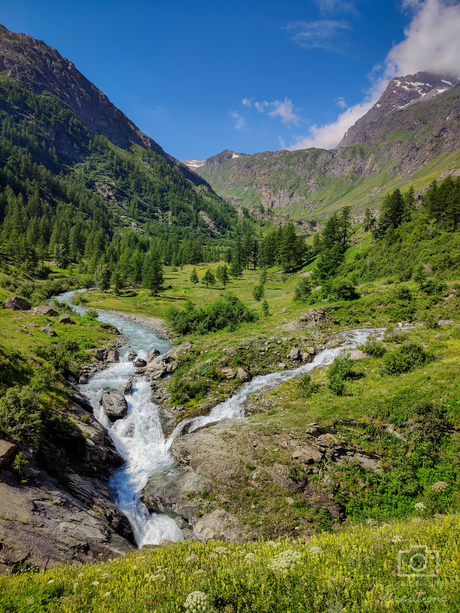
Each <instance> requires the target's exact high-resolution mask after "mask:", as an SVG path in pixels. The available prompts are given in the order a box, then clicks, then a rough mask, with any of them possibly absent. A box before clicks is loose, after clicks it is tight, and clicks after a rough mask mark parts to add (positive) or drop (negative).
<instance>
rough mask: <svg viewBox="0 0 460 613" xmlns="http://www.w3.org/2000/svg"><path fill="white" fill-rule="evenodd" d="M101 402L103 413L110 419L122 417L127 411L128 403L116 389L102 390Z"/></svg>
mask: <svg viewBox="0 0 460 613" xmlns="http://www.w3.org/2000/svg"><path fill="white" fill-rule="evenodd" d="M101 404H102V407H103V409H104V413H105V414H106V415H107V417H108V418H109V419H110V420H111V421H115V420H116V419H123V417H124V416H125V415H126V413H127V412H128V403H127V401H126V398H124V396H122V395H121V394H120V392H118V391H117V390H109V391H108V392H104V393H103V394H102V397H101Z"/></svg>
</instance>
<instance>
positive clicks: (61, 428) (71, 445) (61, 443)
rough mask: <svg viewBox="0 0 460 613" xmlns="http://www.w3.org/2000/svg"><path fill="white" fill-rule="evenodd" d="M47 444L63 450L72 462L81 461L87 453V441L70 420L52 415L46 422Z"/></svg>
mask: <svg viewBox="0 0 460 613" xmlns="http://www.w3.org/2000/svg"><path fill="white" fill-rule="evenodd" d="M46 437H47V442H49V443H52V444H53V445H55V446H56V447H59V448H60V449H63V450H64V452H65V454H66V455H67V456H68V458H69V459H71V460H74V461H75V460H77V461H78V460H79V461H81V460H82V458H83V457H84V454H85V451H86V439H85V437H84V436H83V434H82V433H81V431H80V430H79V429H78V427H77V426H76V425H75V424H74V423H73V422H72V421H70V420H69V419H67V418H65V417H61V416H60V415H56V414H55V415H52V416H51V417H50V418H49V419H48V420H47V421H46Z"/></svg>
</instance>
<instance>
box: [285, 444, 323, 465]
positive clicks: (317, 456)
mask: <svg viewBox="0 0 460 613" xmlns="http://www.w3.org/2000/svg"><path fill="white" fill-rule="evenodd" d="M322 457H323V454H322V453H321V452H320V451H319V450H318V449H316V448H315V447H312V446H310V445H302V447H296V448H295V449H294V452H293V454H292V459H293V460H297V462H301V463H303V464H312V463H313V462H320V461H321V459H322Z"/></svg>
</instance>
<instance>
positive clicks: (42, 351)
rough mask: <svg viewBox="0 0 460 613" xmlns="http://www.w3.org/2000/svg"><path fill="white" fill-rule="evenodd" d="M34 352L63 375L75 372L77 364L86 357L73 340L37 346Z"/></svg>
mask: <svg viewBox="0 0 460 613" xmlns="http://www.w3.org/2000/svg"><path fill="white" fill-rule="evenodd" d="M36 353H37V355H38V356H40V357H41V358H43V359H44V360H46V361H47V362H49V363H50V364H52V365H53V366H54V368H55V369H56V370H57V372H59V373H61V374H62V375H64V376H67V375H70V374H72V373H74V372H76V371H77V370H78V367H79V365H80V364H83V363H84V362H85V361H86V360H87V359H88V356H87V355H86V353H85V352H84V351H83V350H82V349H81V348H80V344H79V343H78V341H73V340H67V341H63V342H62V343H60V344H59V345H58V344H53V345H50V346H44V347H39V348H38V349H37V350H36Z"/></svg>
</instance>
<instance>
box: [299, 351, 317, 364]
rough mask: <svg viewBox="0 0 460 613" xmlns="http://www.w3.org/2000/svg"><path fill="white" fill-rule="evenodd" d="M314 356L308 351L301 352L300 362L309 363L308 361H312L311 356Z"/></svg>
mask: <svg viewBox="0 0 460 613" xmlns="http://www.w3.org/2000/svg"><path fill="white" fill-rule="evenodd" d="M314 357H315V356H314V355H312V354H311V353H309V352H306V353H302V355H301V358H302V362H303V363H304V364H310V362H313V358H314Z"/></svg>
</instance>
